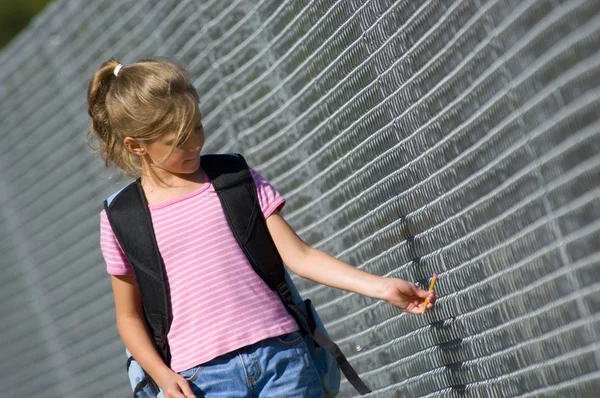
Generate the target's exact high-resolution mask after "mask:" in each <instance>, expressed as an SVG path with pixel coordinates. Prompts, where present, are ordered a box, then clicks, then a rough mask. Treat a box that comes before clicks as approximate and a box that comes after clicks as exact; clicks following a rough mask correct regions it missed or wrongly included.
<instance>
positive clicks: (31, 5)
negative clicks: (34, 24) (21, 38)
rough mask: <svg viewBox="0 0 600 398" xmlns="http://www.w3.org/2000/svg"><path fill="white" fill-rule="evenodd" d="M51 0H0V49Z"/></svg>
mask: <svg viewBox="0 0 600 398" xmlns="http://www.w3.org/2000/svg"><path fill="white" fill-rule="evenodd" d="M51 1H52V0H19V1H11V0H2V1H1V2H0V51H2V49H3V48H4V47H5V46H6V45H7V44H8V43H9V42H10V41H11V40H12V39H13V38H14V37H15V36H16V35H17V34H18V33H19V32H20V31H21V30H23V29H25V27H26V26H27V24H29V22H30V21H31V19H32V18H33V17H34V16H35V15H36V14H38V13H40V12H41V11H42V10H43V9H44V7H45V6H46V5H47V4H48V3H50V2H51Z"/></svg>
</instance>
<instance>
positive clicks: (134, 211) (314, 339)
mask: <svg viewBox="0 0 600 398" xmlns="http://www.w3.org/2000/svg"><path fill="white" fill-rule="evenodd" d="M201 164H202V168H203V169H204V171H205V172H206V173H207V175H208V177H209V179H210V181H211V184H212V185H213V187H214V189H215V191H216V193H217V195H218V197H219V200H220V201H221V205H222V208H223V211H224V213H225V216H226V219H227V222H228V224H229V226H230V228H231V231H232V232H233V235H234V237H235V239H236V240H237V242H238V244H239V245H240V247H241V248H242V250H243V252H244V254H245V255H246V257H247V258H248V261H249V262H250V264H251V265H252V268H253V269H254V271H255V272H256V273H257V274H258V275H259V276H260V277H261V278H262V280H263V281H264V282H265V283H266V284H267V286H268V287H269V288H270V289H271V290H273V291H275V292H277V294H278V296H279V297H280V299H281V300H282V302H283V303H284V305H285V307H286V309H287V311H288V312H289V313H290V314H291V315H292V316H293V317H294V319H295V320H296V322H297V323H298V326H299V328H300V331H301V333H302V334H303V335H304V336H305V340H306V341H307V343H308V344H309V351H311V355H312V356H313V361H315V355H317V356H318V355H321V358H320V359H318V358H317V359H316V361H315V364H316V365H317V368H319V366H321V367H324V366H325V367H327V365H324V364H323V363H325V362H327V361H328V360H329V358H325V359H323V358H322V356H323V354H325V355H326V356H328V357H329V356H331V357H332V358H334V360H335V362H337V365H339V369H341V371H342V372H343V373H344V375H345V376H346V378H347V379H348V381H349V382H350V383H351V384H352V385H353V386H354V388H356V390H357V391H358V392H359V393H361V394H367V393H369V392H371V390H370V389H369V388H368V387H367V386H366V385H365V384H364V382H363V381H362V380H361V379H360V378H359V376H358V375H357V373H356V371H355V370H354V369H353V368H352V366H351V365H350V364H349V363H348V360H347V359H346V357H345V356H344V354H343V353H342V351H341V350H340V349H339V347H338V346H337V345H336V344H335V343H334V342H333V341H332V340H331V339H330V338H329V336H328V335H327V332H326V331H325V329H324V327H323V326H322V323H321V321H320V319H319V318H318V314H316V311H315V310H314V307H313V306H312V304H311V303H310V300H306V301H304V302H302V299H301V298H300V296H299V295H298V294H297V290H296V288H295V286H293V283H291V279H290V278H289V275H287V272H286V271H285V268H284V265H283V261H282V259H281V257H280V255H279V253H278V252H277V249H276V247H275V244H274V243H273V240H272V238H271V235H270V234H269V231H268V229H267V225H266V222H265V219H264V216H263V214H262V211H261V209H260V206H259V202H258V196H257V193H256V186H255V184H254V180H253V179H252V175H251V174H250V170H249V168H248V165H247V163H246V161H245V160H244V158H243V157H242V156H241V155H239V154H234V155H203V156H202V157H201ZM104 208H105V211H106V215H107V217H108V220H109V222H110V225H111V227H112V230H113V232H114V234H115V236H116V238H117V240H118V242H119V244H120V246H121V248H122V250H123V252H124V253H125V256H126V258H127V261H128V262H129V264H130V266H131V268H132V270H133V274H134V276H135V279H136V282H137V284H138V286H139V289H140V293H141V296H142V302H143V306H144V313H145V318H146V322H147V324H148V326H149V330H150V331H151V333H152V340H153V342H154V344H155V346H156V348H157V350H158V352H159V354H160V356H161V357H162V359H163V361H164V362H165V364H167V366H170V362H171V353H170V350H169V343H168V341H167V334H168V332H169V328H170V326H171V309H170V299H169V295H168V291H167V285H166V283H165V271H164V263H163V260H162V256H161V254H160V252H159V250H158V244H157V242H156V237H155V235H154V229H153V227H152V220H151V218H150V211H149V209H148V205H147V202H146V199H145V195H144V192H143V190H142V187H141V184H140V179H137V180H136V181H134V182H133V183H131V184H129V185H128V186H126V187H125V188H123V189H122V190H121V191H119V192H117V193H116V194H114V195H112V196H111V197H110V198H108V199H107V200H106V201H105V202H104ZM142 232H144V233H142ZM310 345H312V347H311V346H310ZM315 352H316V353H317V354H315ZM317 361H319V363H320V365H319V364H317ZM133 362H135V360H134V359H133V358H132V357H130V358H129V359H128V362H127V365H128V370H129V367H130V366H131V364H132V363H133ZM321 362H323V363H321ZM329 362H330V364H329V369H319V371H320V372H331V368H332V366H331V363H333V364H334V366H335V362H334V361H333V359H331V360H330V361H329ZM138 366H139V364H138ZM140 369H141V367H140ZM336 370H337V366H335V369H333V371H334V372H335V371H336ZM337 372H338V374H337V384H338V388H339V370H337ZM143 374H144V376H145V377H138V378H137V379H136V380H135V381H133V380H132V386H134V397H137V395H136V394H137V392H138V391H140V390H141V389H143V388H146V389H147V388H148V387H146V386H149V387H150V389H151V390H152V391H153V393H154V394H157V393H158V392H159V389H158V386H157V385H156V383H155V382H154V381H153V380H152V379H151V378H150V376H149V375H147V374H146V373H145V372H143ZM321 376H322V381H323V376H325V377H327V375H323V374H322V375H321ZM330 376H331V375H330ZM334 377H335V375H334ZM324 389H325V393H326V395H329V396H335V394H337V391H327V386H326V385H325V384H324ZM333 389H334V390H335V386H334V387H333Z"/></svg>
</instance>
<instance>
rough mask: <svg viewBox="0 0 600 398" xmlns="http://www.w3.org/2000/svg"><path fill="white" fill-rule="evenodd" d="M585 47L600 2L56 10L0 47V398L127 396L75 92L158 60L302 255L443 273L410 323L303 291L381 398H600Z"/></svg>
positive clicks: (590, 84)
mask: <svg viewBox="0 0 600 398" xmlns="http://www.w3.org/2000/svg"><path fill="white" fill-rule="evenodd" d="M599 44H600V2H599V1H596V0H586V1H583V0H571V1H558V0H547V1H544V0H537V1H534V0H519V1H511V0H495V1H493V0H489V1H484V0H479V1H476V0H472V1H469V0H455V1H450V0H436V1H422V2H417V1H384V0H379V1H375V0H372V1H358V0H349V1H325V0H320V1H300V0H298V1H285V2H281V1H275V0H264V1H258V0H256V1H251V0H238V1H218V0H213V1H203V2H199V1H193V0H187V1H186V0H168V1H162V0H161V1H158V0H145V1H137V2H121V1H116V0H111V1H102V2H100V1H97V2H76V1H68V0H56V1H55V2H54V3H52V4H51V5H50V6H49V7H48V8H47V9H46V10H45V11H44V13H43V14H42V15H40V16H39V17H38V18H37V19H36V20H34V22H33V24H32V25H31V26H30V27H29V28H28V29H27V30H26V31H25V32H24V33H22V34H21V35H20V36H19V37H18V38H17V39H16V40H15V41H13V43H12V44H11V45H10V46H9V47H7V48H6V49H5V50H4V51H3V52H2V53H0V120H1V123H0V154H1V155H0V185H1V187H2V188H1V189H0V216H1V220H2V222H1V224H0V251H1V252H2V256H1V258H0V269H1V271H2V278H1V279H0V286H1V290H0V299H1V302H2V304H3V305H2V306H1V307H0V325H2V328H1V329H0V336H1V337H0V339H1V340H0V341H1V344H0V356H1V357H2V359H3V360H2V361H1V362H0V387H1V389H2V391H3V392H2V394H1V395H2V396H6V397H23V396H32V395H44V396H47V397H84V396H85V397H123V396H128V395H129V394H130V390H129V386H128V384H127V380H126V375H125V370H124V369H125V357H124V352H123V346H122V343H121V342H120V340H119V338H118V335H117V331H116V328H115V326H114V310H113V302H112V297H111V295H110V286H109V278H108V276H107V274H106V272H105V268H104V265H103V262H102V258H101V255H100V251H99V247H98V242H99V231H98V230H99V215H98V214H99V212H100V210H101V206H102V201H103V199H104V198H106V197H107V196H108V195H109V194H111V193H113V192H114V191H116V190H117V189H118V187H120V186H121V185H122V184H123V183H124V180H123V179H121V178H120V177H118V175H117V173H116V172H115V171H114V170H105V169H103V167H102V164H101V162H100V161H99V160H97V159H95V158H94V157H93V156H92V154H91V153H90V150H89V149H88V148H87V145H86V142H85V134H86V132H87V130H88V118H87V114H86V109H87V108H86V102H85V91H86V88H87V82H88V81H89V78H90V77H91V76H92V74H93V73H94V72H95V70H96V69H97V68H98V67H99V65H100V64H101V62H103V61H105V60H107V59H108V58H110V57H112V56H115V57H117V59H119V60H120V61H121V62H123V63H129V62H134V61H136V60H138V59H140V58H143V57H148V56H154V55H164V56H171V57H176V58H178V59H180V60H181V61H182V62H183V63H184V65H186V66H187V67H188V68H189V70H190V73H191V75H192V76H193V80H194V85H195V86H196V88H197V89H198V92H199V93H200V96H201V105H200V109H201V111H202V114H203V124H204V126H205V129H206V132H207V140H206V146H205V148H206V150H205V152H206V153H210V152H232V151H237V152H241V153H243V154H244V155H245V157H246V159H247V160H248V161H249V163H250V164H251V165H252V166H253V167H254V168H256V169H258V170H259V171H260V172H261V173H262V174H263V175H265V176H266V177H267V178H268V179H269V180H270V181H271V182H272V183H273V184H274V185H275V186H276V187H277V188H278V190H279V191H280V192H281V193H282V194H284V196H285V197H286V198H287V200H288V203H287V205H286V208H285V211H284V216H285V218H286V219H287V220H288V222H289V223H290V224H291V225H292V226H293V227H294V228H295V229H296V230H297V232H298V233H299V235H300V236H301V237H302V238H303V239H304V240H305V241H307V242H308V243H310V244H311V245H313V246H314V247H317V248H319V249H322V250H324V251H326V252H329V253H331V254H333V255H335V256H337V257H339V258H341V259H343V260H344V261H347V262H349V263H351V264H353V265H355V266H357V267H360V268H362V269H365V270H367V271H369V272H373V273H376V274H379V275H388V276H398V277H402V278H404V279H407V280H412V281H416V282H418V283H420V284H424V283H426V281H427V279H428V278H429V277H430V276H431V274H432V273H433V272H434V271H440V273H441V274H440V278H439V282H438V285H437V286H438V294H439V296H440V299H439V300H438V303H437V305H436V309H435V311H432V312H430V313H427V314H425V315H424V316H414V315H407V314H403V313H401V312H400V311H399V310H397V309H395V308H393V307H392V306H390V305H388V304H385V303H382V302H377V301H375V300H372V299H369V298H365V297H361V296H357V295H354V294H349V293H347V292H343V291H338V290H334V289H331V288H326V287H323V286H316V285H314V284H312V283H310V282H308V281H305V280H297V281H296V282H297V285H298V286H299V287H300V288H301V290H302V291H303V293H304V295H306V296H308V297H310V298H311V299H312V300H313V301H314V302H315V303H316V304H317V308H318V310H319V312H320V314H321V316H322V318H323V319H324V321H325V322H326V324H327V327H328V330H329V332H330V334H331V335H332V337H333V338H334V340H336V341H337V342H338V343H339V344H340V347H341V348H342V350H343V351H344V352H345V353H346V354H347V356H348V358H349V360H350V362H351V363H352V364H353V365H354V366H355V368H356V369H357V371H358V372H359V374H360V375H361V376H362V377H363V378H364V380H365V381H366V382H367V384H369V386H370V387H372V388H373V390H374V393H373V394H372V396H374V397H393V396H402V397H416V396H427V397H434V396H435V397H449V396H463V395H464V396H478V397H479V396H481V397H511V396H536V397H537V396H561V397H562V396H581V397H595V396H598V394H600V392H599V391H600V349H599V348H600V340H599V338H598V337H599V334H600V332H599V330H600V314H599V310H600V300H599V297H600V294H599V293H600V267H599V264H600V256H599V252H600V188H599V187H600V155H599V154H600V115H599V111H598V109H599V106H600V87H599V86H600V53H599V49H600V46H599ZM354 395H355V392H354V391H353V390H352V388H351V387H350V386H349V385H348V384H347V383H346V382H345V381H344V382H343V384H342V392H341V396H354Z"/></svg>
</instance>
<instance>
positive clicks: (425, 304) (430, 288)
mask: <svg viewBox="0 0 600 398" xmlns="http://www.w3.org/2000/svg"><path fill="white" fill-rule="evenodd" d="M437 276H438V273H437V272H434V273H433V278H432V279H431V283H430V284H429V291H430V292H432V291H433V288H434V287H435V282H436V281H437ZM427 304H429V297H427V298H426V299H425V302H424V305H423V314H424V313H425V311H427Z"/></svg>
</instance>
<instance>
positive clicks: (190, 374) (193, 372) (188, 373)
mask: <svg viewBox="0 0 600 398" xmlns="http://www.w3.org/2000/svg"><path fill="white" fill-rule="evenodd" d="M202 369H204V367H203V366H195V367H193V368H190V369H188V370H184V371H182V372H179V375H180V376H181V377H183V378H184V379H186V380H187V381H190V382H192V381H194V380H196V379H197V378H198V375H199V374H200V372H201V371H202Z"/></svg>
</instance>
